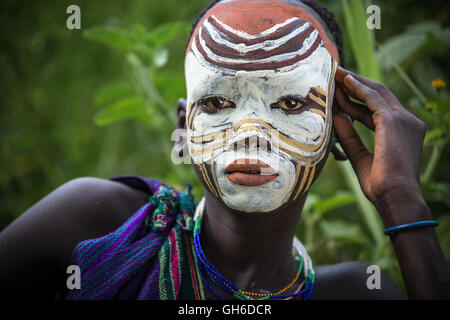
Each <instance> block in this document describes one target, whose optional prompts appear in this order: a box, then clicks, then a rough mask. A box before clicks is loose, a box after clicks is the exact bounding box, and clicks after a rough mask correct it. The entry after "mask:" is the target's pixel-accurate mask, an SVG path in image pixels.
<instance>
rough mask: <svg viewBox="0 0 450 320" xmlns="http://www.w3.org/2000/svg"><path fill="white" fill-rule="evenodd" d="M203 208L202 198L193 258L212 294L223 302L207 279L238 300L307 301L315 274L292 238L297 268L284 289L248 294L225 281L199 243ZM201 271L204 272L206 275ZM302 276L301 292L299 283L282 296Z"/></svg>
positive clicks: (203, 200) (195, 233)
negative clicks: (297, 263)
mask: <svg viewBox="0 0 450 320" xmlns="http://www.w3.org/2000/svg"><path fill="white" fill-rule="evenodd" d="M204 207H205V198H203V199H202V200H201V201H200V203H199V204H198V206H197V208H196V210H195V215H194V249H195V256H196V260H197V266H198V269H199V273H200V276H201V279H202V282H203V283H204V284H205V285H206V287H207V288H208V289H209V290H210V291H211V292H213V293H214V295H216V296H217V297H218V298H219V299H221V300H225V299H224V298H223V297H222V296H221V295H219V294H218V293H217V291H216V290H214V288H213V287H212V286H211V285H210V284H209V283H208V281H207V279H206V278H207V277H208V279H209V281H210V282H212V283H213V284H214V285H215V286H217V287H219V288H221V289H222V290H223V291H225V292H226V293H227V294H229V295H230V296H232V297H233V298H235V299H239V300H266V299H286V300H287V299H292V298H293V297H295V296H299V295H301V294H303V295H304V296H303V299H304V300H307V299H308V298H309V297H310V295H311V293H312V290H313V288H314V279H315V273H314V269H313V267H312V262H311V258H310V257H309V255H308V253H307V252H306V250H305V248H304V247H303V245H302V243H301V242H300V241H299V240H298V239H297V238H296V237H294V240H293V247H294V249H295V250H296V251H297V254H298V258H299V268H298V271H297V274H296V276H295V278H294V279H293V280H292V281H291V283H289V285H287V286H286V287H285V288H283V289H281V290H279V291H277V292H275V293H255V292H248V291H243V290H240V289H238V288H237V287H236V286H235V285H234V284H232V283H231V282H230V281H228V280H227V279H225V277H224V276H222V274H221V273H220V272H219V271H218V270H217V269H216V268H215V267H214V265H213V264H212V263H211V262H210V261H209V260H208V259H207V258H206V256H205V254H204V252H203V249H202V246H201V243H200V230H201V222H202V218H203V211H204ZM202 267H203V269H204V270H205V271H206V275H205V273H204V271H203V270H202ZM302 270H303V274H304V277H305V281H306V287H305V289H303V290H301V289H302V288H303V285H304V281H303V282H301V283H300V284H299V286H298V288H297V290H296V291H295V292H294V293H292V294H284V293H285V292H286V291H287V290H289V289H290V288H292V287H293V286H294V284H295V283H296V282H297V281H298V279H299V278H300V276H301V274H302Z"/></svg>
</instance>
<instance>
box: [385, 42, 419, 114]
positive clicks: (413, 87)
mask: <svg viewBox="0 0 450 320" xmlns="http://www.w3.org/2000/svg"><path fill="white" fill-rule="evenodd" d="M378 47H379V48H380V49H383V46H382V45H381V44H379V43H378ZM386 56H387V58H388V59H389V60H390V62H391V63H392V66H393V67H394V69H395V71H397V73H398V75H399V76H400V78H402V79H403V81H405V83H406V85H407V86H408V87H409V88H410V89H411V90H412V92H414V94H415V95H416V96H417V98H419V100H420V101H421V102H422V103H423V104H424V105H426V104H427V98H426V97H425V95H424V94H423V93H422V91H420V89H419V88H418V87H417V86H416V85H415V84H414V82H413V81H412V80H411V78H410V77H409V76H408V75H407V74H406V72H405V71H403V69H402V68H401V67H400V66H399V65H398V63H397V62H395V61H394V59H392V57H391V55H390V54H389V53H388V52H386Z"/></svg>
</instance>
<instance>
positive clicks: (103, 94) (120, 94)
mask: <svg viewBox="0 0 450 320" xmlns="http://www.w3.org/2000/svg"><path fill="white" fill-rule="evenodd" d="M135 93H136V90H135V89H134V87H133V86H132V85H131V83H129V82H125V81H118V82H112V83H109V84H107V85H105V86H103V87H102V88H101V89H99V90H98V91H97V92H96V95H95V97H94V103H95V104H96V105H97V106H100V105H104V104H107V103H112V102H115V101H117V100H120V99H123V98H126V97H129V96H132V95H134V94H135Z"/></svg>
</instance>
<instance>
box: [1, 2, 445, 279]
mask: <svg viewBox="0 0 450 320" xmlns="http://www.w3.org/2000/svg"><path fill="white" fill-rule="evenodd" d="M207 2H208V1H207V0H190V1H179V0H164V1H160V0H148V1H126V0H109V1H106V0H97V1H80V0H77V1H61V0H58V1H56V0H48V1H33V2H29V1H27V2H26V1H16V0H7V1H2V2H1V5H0V6H1V10H0V70H1V72H0V107H1V109H0V110H1V112H0V115H1V126H0V164H1V170H0V230H1V229H2V228H4V227H5V226H6V225H8V224H9V223H10V222H11V221H12V220H13V219H14V218H15V217H17V216H18V215H20V214H21V213H23V212H24V211H25V210H26V209H27V208H29V207H30V206H32V205H33V204H34V203H36V202H37V201H38V200H39V199H41V198H42V197H44V196H45V195H46V194H48V193H49V192H51V191H52V190H54V189H55V188H57V187H58V186H60V185H61V184H63V183H65V182H67V181H68V180H70V179H73V178H76V177H81V176H95V177H101V178H108V177H112V176H116V175H121V174H138V175H142V176H147V177H151V178H157V179H160V180H161V181H163V182H165V183H168V184H170V185H173V186H175V187H177V188H179V189H181V190H185V187H186V183H188V182H190V183H192V184H193V186H194V194H195V198H196V200H199V199H200V198H201V196H202V193H203V190H202V187H201V185H200V183H199V182H198V179H197V178H196V176H195V174H194V172H193V170H192V168H191V166H190V165H179V166H176V165H174V164H173V163H172V162H171V160H170V159H171V158H170V154H171V149H172V146H173V142H172V141H171V133H172V131H173V129H174V128H175V123H176V101H177V99H178V98H179V97H184V96H185V83H184V74H183V59H184V53H185V45H186V41H187V37H188V34H189V30H190V27H191V24H192V23H193V21H194V18H195V16H196V15H197V14H198V13H199V12H200V10H201V9H202V8H203V7H204V6H205V4H206V3H207ZM320 2H321V3H322V4H324V5H325V6H326V7H327V8H328V9H329V10H331V11H332V12H334V14H335V15H336V18H337V20H338V22H339V23H340V25H341V28H342V30H343V33H344V41H345V48H346V67H347V68H349V69H351V70H354V71H357V72H359V73H361V74H363V75H366V76H368V77H370V78H373V79H375V80H378V81H380V82H383V83H385V84H386V85H388V87H389V88H391V90H392V91H393V92H394V94H395V95H396V96H397V97H398V98H399V100H400V101H401V102H402V103H403V104H404V106H405V107H406V108H408V109H409V110H410V111H411V112H413V113H414V114H415V115H416V116H418V117H420V118H421V119H422V120H424V121H425V122H426V123H427V126H428V131H427V136H426V139H425V146H424V152H423V159H422V176H421V180H422V188H423V193H424V196H425V199H426V200H427V203H428V204H429V206H430V207H431V209H432V211H433V215H434V217H435V218H436V219H437V220H439V221H440V223H441V225H440V226H439V227H438V228H437V231H438V235H439V238H440V241H441V245H442V248H443V250H444V254H445V255H446V259H447V261H449V262H450V215H449V214H448V213H449V212H450V170H448V168H447V165H448V159H449V152H450V148H449V145H448V140H449V137H450V134H449V127H450V97H449V91H448V88H447V87H446V82H447V83H448V74H449V71H450V61H449V58H448V53H449V50H448V49H449V46H450V29H449V22H450V21H449V15H448V14H449V12H450V3H449V2H448V1H429V2H417V1H407V0H401V1H372V2H366V1H362V0H342V1H332V0H329V1H320ZM71 4H77V5H78V6H80V8H81V30H68V29H67V28H66V19H67V17H68V16H69V15H68V14H67V13H66V8H67V7H68V6H69V5H71ZM370 4H376V5H378V6H379V7H380V9H381V29H380V30H372V31H371V30H369V29H368V28H367V27H366V20H367V18H368V17H369V16H370V14H367V13H366V8H367V6H368V5H370ZM436 79H438V80H436ZM439 79H441V80H442V81H443V82H441V81H439ZM433 80H435V81H434V82H433ZM433 84H434V86H433ZM358 130H359V132H360V133H361V135H362V136H363V137H364V141H365V142H366V144H367V145H368V146H369V147H370V146H371V144H372V143H373V141H372V140H373V136H372V135H371V133H369V132H367V131H366V130H364V128H362V127H361V126H359V127H358ZM393 152H396V150H393ZM382 231H383V226H382V224H381V221H380V219H379V217H378V214H377V212H376V211H374V209H373V207H372V206H371V205H370V204H369V203H368V202H367V201H366V200H365V199H364V197H363V196H362V194H361V192H360V190H359V186H358V184H357V181H356V180H355V176H354V174H353V172H352V170H351V168H350V167H349V165H348V163H340V164H337V163H336V161H335V160H334V158H333V156H332V155H330V157H329V158H328V161H327V164H326V166H325V169H324V171H323V172H322V174H321V176H320V178H319V179H318V180H317V181H316V182H315V184H314V185H313V187H312V189H311V192H310V195H309V197H308V201H307V204H306V206H305V209H304V213H303V219H302V221H301V222H300V224H299V227H298V236H299V238H300V239H301V240H302V241H303V242H304V243H305V245H306V246H307V248H308V250H309V251H310V253H311V255H312V258H313V260H314V262H315V264H331V263H336V262H340V261H346V260H360V261H364V262H368V263H376V264H378V265H380V266H381V267H382V269H383V270H385V271H386V272H388V273H389V274H390V275H391V277H392V278H393V279H394V280H395V281H396V282H397V283H399V284H400V285H402V281H401V277H400V273H399V269H398V265H397V262H396V260H395V258H394V254H393V252H392V248H391V246H390V243H389V239H388V238H387V237H385V236H384V235H383V232H382Z"/></svg>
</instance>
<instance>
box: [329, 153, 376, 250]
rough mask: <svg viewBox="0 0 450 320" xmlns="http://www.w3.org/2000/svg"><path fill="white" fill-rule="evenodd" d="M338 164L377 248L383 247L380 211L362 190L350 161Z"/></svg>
mask: <svg viewBox="0 0 450 320" xmlns="http://www.w3.org/2000/svg"><path fill="white" fill-rule="evenodd" d="M338 166H339V168H340V169H341V171H342V174H343V175H344V178H345V181H346V182H347V185H348V186H349V187H350V189H351V190H352V191H353V192H354V194H355V196H356V205H357V207H358V209H359V210H358V211H359V213H360V214H361V216H362V218H363V221H364V222H365V224H366V227H367V229H369V231H370V233H371V234H372V238H373V240H374V242H375V244H376V246H377V248H381V246H382V245H383V242H384V235H383V224H382V222H381V219H380V216H379V214H378V211H377V210H376V209H375V208H374V206H373V205H372V203H370V201H369V200H367V198H366V196H365V195H364V193H363V192H362V191H361V187H360V185H359V182H358V179H357V177H356V175H355V172H354V171H353V168H352V167H351V164H350V162H349V161H345V162H344V161H339V162H338Z"/></svg>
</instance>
